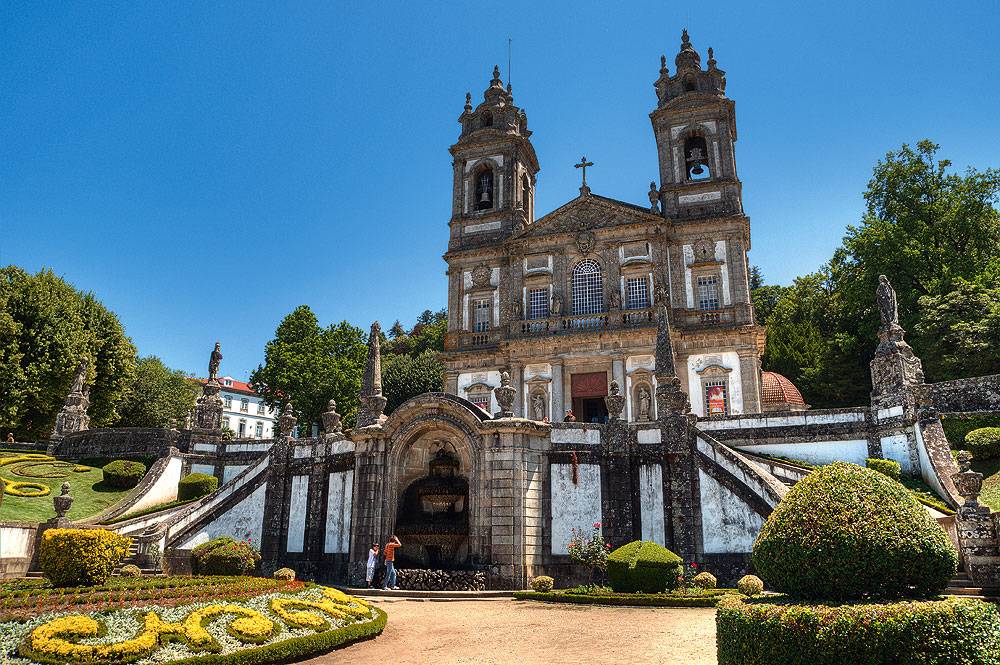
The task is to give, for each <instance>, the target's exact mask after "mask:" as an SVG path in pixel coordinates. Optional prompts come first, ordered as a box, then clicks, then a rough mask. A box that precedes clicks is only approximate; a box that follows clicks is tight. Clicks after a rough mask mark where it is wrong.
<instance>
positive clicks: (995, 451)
mask: <svg viewBox="0 0 1000 665" xmlns="http://www.w3.org/2000/svg"><path fill="white" fill-rule="evenodd" d="M965 447H966V448H968V449H969V452H971V453H972V456H973V457H974V458H975V459H977V460H985V459H994V458H997V457H1000V427H980V428H979V429H974V430H972V431H971V432H969V433H968V434H966V435H965Z"/></svg>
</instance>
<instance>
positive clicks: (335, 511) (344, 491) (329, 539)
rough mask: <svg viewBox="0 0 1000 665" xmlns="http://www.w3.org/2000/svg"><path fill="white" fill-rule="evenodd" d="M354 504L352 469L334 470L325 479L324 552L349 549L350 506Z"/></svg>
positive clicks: (343, 551)
mask: <svg viewBox="0 0 1000 665" xmlns="http://www.w3.org/2000/svg"><path fill="white" fill-rule="evenodd" d="M353 505H354V471H353V470H349V471H334V472H333V473H331V474H330V478H329V480H328V481H327V495H326V532H325V535H324V537H323V552H324V553H325V554H347V553H348V552H350V550H351V508H352V507H353Z"/></svg>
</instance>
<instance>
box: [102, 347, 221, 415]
mask: <svg viewBox="0 0 1000 665" xmlns="http://www.w3.org/2000/svg"><path fill="white" fill-rule="evenodd" d="M195 386H196V384H195V383H194V382H193V381H191V379H189V378H188V377H186V376H185V375H184V372H181V371H179V370H171V369H170V368H169V367H167V366H166V365H164V364H163V361H162V360H160V359H159V358H157V357H156V356H147V357H145V358H140V359H139V361H138V362H137V363H136V372H135V380H134V382H133V383H132V387H131V390H130V391H129V394H128V395H127V396H126V397H125V399H123V400H122V402H121V404H120V405H119V406H118V420H117V422H116V423H115V426H116V427H166V426H168V425H169V424H170V421H171V420H174V421H176V422H177V424H182V423H183V422H184V417H185V416H186V415H187V414H188V412H189V411H190V410H191V407H193V406H194V401H195V398H196V396H197V394H198V393H200V392H201V391H200V390H198V389H197V388H196V387H195Z"/></svg>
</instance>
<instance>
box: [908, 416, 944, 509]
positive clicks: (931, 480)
mask: <svg viewBox="0 0 1000 665" xmlns="http://www.w3.org/2000/svg"><path fill="white" fill-rule="evenodd" d="M939 427H940V425H939ZM913 435H914V437H915V438H916V441H917V459H918V460H919V461H920V477H921V478H923V480H924V482H925V483H927V484H928V485H930V486H931V487H932V488H934V491H935V492H937V495H938V496H940V497H947V496H948V492H947V491H945V489H944V485H942V484H941V479H940V478H938V475H937V474H936V473H934V465H932V464H931V458H930V455H928V453H927V444H926V443H925V442H924V436H923V431H922V430H921V428H920V424H919V423H917V425H916V426H915V427H914V428H913Z"/></svg>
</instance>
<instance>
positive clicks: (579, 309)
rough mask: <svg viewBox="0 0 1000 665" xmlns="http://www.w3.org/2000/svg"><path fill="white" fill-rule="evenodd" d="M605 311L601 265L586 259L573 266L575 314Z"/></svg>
mask: <svg viewBox="0 0 1000 665" xmlns="http://www.w3.org/2000/svg"><path fill="white" fill-rule="evenodd" d="M603 311H604V286H603V284H602V280H601V266H600V264H598V263H597V261H593V260H591V259H585V260H583V261H580V262H579V263H577V264H576V266H575V267H574V268H573V314H598V313H601V312H603Z"/></svg>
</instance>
